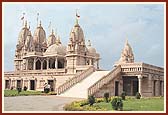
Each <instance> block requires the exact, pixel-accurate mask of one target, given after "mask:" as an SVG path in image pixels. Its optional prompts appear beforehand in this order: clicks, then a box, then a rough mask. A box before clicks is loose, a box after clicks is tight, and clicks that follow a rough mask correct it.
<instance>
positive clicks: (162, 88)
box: [161, 81, 164, 96]
mask: <svg viewBox="0 0 168 115" xmlns="http://www.w3.org/2000/svg"><path fill="white" fill-rule="evenodd" d="M161 96H164V82H163V81H161Z"/></svg>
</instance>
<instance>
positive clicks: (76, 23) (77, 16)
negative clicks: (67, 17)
mask: <svg viewBox="0 0 168 115" xmlns="http://www.w3.org/2000/svg"><path fill="white" fill-rule="evenodd" d="M77 10H78V9H76V21H75V26H79V23H78V21H79V18H80V16H79V15H78V12H77Z"/></svg>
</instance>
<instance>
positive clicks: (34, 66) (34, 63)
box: [33, 58, 36, 70]
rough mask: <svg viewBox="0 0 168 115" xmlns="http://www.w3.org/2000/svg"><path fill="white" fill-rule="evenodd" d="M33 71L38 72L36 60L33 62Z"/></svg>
mask: <svg viewBox="0 0 168 115" xmlns="http://www.w3.org/2000/svg"><path fill="white" fill-rule="evenodd" d="M33 70H36V58H34V61H33Z"/></svg>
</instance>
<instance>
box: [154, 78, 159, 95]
mask: <svg viewBox="0 0 168 115" xmlns="http://www.w3.org/2000/svg"><path fill="white" fill-rule="evenodd" d="M155 94H156V95H155V96H160V80H159V79H156V84H155Z"/></svg>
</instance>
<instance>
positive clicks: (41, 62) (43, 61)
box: [41, 61, 44, 70]
mask: <svg viewBox="0 0 168 115" xmlns="http://www.w3.org/2000/svg"><path fill="white" fill-rule="evenodd" d="M43 62H44V61H41V70H43Z"/></svg>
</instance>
